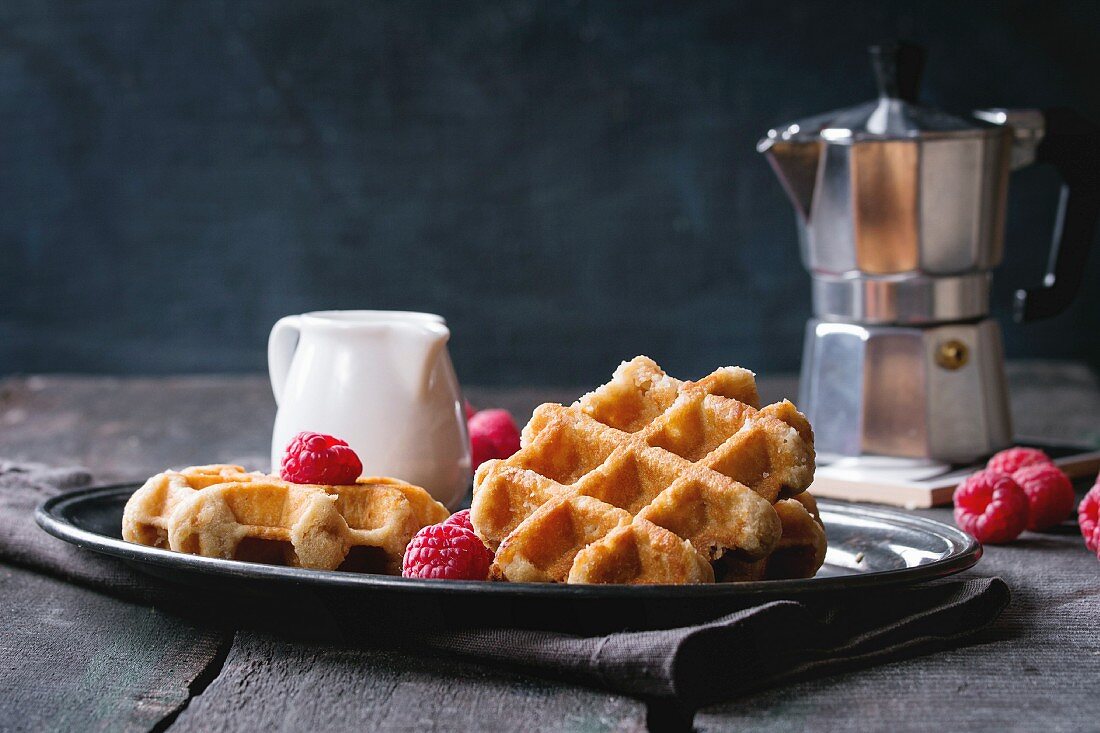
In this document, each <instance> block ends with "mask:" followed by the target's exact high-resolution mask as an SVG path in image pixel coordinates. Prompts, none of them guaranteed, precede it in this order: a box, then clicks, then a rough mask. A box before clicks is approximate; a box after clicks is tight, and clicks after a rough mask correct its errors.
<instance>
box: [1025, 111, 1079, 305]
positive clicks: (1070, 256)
mask: <svg viewBox="0 0 1100 733" xmlns="http://www.w3.org/2000/svg"><path fill="white" fill-rule="evenodd" d="M1043 119H1044V122H1045V128H1046V129H1045V134H1044V135H1043V138H1042V141H1041V142H1040V143H1039V145H1038V147H1037V148H1036V150H1035V162H1036V163H1049V164H1050V165H1052V166H1054V168H1055V169H1056V170H1057V171H1058V174H1059V175H1060V176H1061V177H1062V192H1061V196H1060V197H1059V200H1058V212H1057V215H1056V217H1055V220H1054V238H1053V243H1052V244H1051V249H1050V260H1049V264H1048V265H1047V274H1046V277H1044V278H1043V284H1042V286H1040V287H1037V288H1028V289H1026V290H1023V289H1021V290H1017V291H1016V302H1015V308H1014V314H1015V318H1016V320H1017V321H1033V320H1037V319H1040V318H1050V317H1051V316H1056V315H1058V314H1059V313H1061V312H1062V311H1064V310H1065V309H1066V308H1068V307H1069V304H1070V303H1071V302H1073V299H1074V298H1075V297H1076V296H1077V292H1078V291H1079V290H1080V289H1081V283H1082V281H1083V280H1084V276H1085V263H1086V262H1087V261H1088V255H1089V249H1091V247H1092V244H1093V240H1094V239H1095V235H1096V223H1097V220H1098V218H1100V127H1097V126H1096V125H1094V124H1093V123H1091V122H1090V121H1088V120H1087V119H1085V118H1084V117H1082V116H1081V115H1079V114H1077V113H1076V112H1073V111H1072V110H1068V109H1060V108H1058V109H1047V110H1043Z"/></svg>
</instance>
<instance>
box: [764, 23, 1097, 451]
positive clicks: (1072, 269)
mask: <svg viewBox="0 0 1100 733" xmlns="http://www.w3.org/2000/svg"><path fill="white" fill-rule="evenodd" d="M871 59H872V62H873V65H874V71H875V76H876V78H877V81H878V87H879V96H878V98H877V99H875V100H873V101H871V102H867V103H865V104H861V105H858V106H855V107H851V108H848V109H843V110H839V111H835V112H830V113H828V114H824V115H819V116H816V117H811V118H809V119H806V120H802V121H799V122H797V123H793V124H789V125H786V126H784V127H779V128H776V129H773V130H770V131H769V132H768V134H767V137H765V138H764V139H762V140H761V141H760V142H759V144H758V145H757V149H758V150H759V151H760V152H762V153H764V155H765V156H766V157H767V159H768V161H769V162H770V163H771V165H772V168H773V169H774V170H775V173H776V175H777V176H778V177H779V179H780V181H781V182H782V184H783V187H784V189H785V190H786V192H787V194H788V196H789V197H790V199H791V201H792V202H793V204H794V207H795V209H796V212H797V218H798V232H799V240H800V244H801V250H802V259H803V262H804V263H805V265H806V267H807V269H809V271H810V274H811V276H812V283H813V309H814V317H813V318H812V319H811V320H810V321H809V323H808V324H807V326H806V341H805V347H804V352H803V361H802V379H801V386H800V402H799V407H800V408H801V409H802V410H803V411H805V412H806V414H807V416H808V417H809V418H810V420H811V421H812V422H813V425H814V433H815V439H816V444H817V448H818V450H819V451H820V452H821V453H822V454H823V457H824V458H826V459H828V457H830V456H836V457H841V456H869V455H878V456H894V457H899V458H908V459H922V460H925V461H932V462H947V463H962V462H967V461H972V460H975V459H979V458H981V457H983V456H986V455H988V454H990V453H992V452H994V451H996V450H998V449H1000V448H1003V447H1005V446H1007V445H1008V444H1009V443H1010V442H1011V440H1012V424H1011V418H1010V415H1009V408H1008V399H1007V393H1006V384H1005V377H1004V353H1003V348H1002V345H1001V332H1000V327H999V325H998V324H997V322H996V321H995V320H993V319H991V318H989V294H990V278H991V271H992V269H993V268H994V267H996V266H997V265H998V264H999V263H1000V262H1001V257H1002V253H1003V244H1004V223H1005V201H1006V194H1007V188H1008V178H1009V172H1010V171H1011V170H1014V169H1017V168H1021V167H1023V166H1027V165H1030V164H1032V163H1043V162H1045V163H1049V164H1052V165H1053V166H1054V167H1055V168H1056V169H1057V170H1058V172H1059V173H1060V174H1061V176H1062V178H1063V181H1064V185H1063V187H1062V195H1061V200H1060V203H1059V207H1058V212H1057V216H1056V219H1055V226H1054V243H1053V248H1052V251H1051V256H1050V266H1049V271H1048V272H1047V274H1046V277H1045V279H1044V281H1043V285H1042V286H1041V287H1038V288H1035V289H1030V290H1020V291H1018V292H1017V293H1016V318H1017V320H1023V321H1026V320H1032V319H1036V318H1044V317H1048V316H1053V315H1056V314H1058V313H1060V312H1061V311H1062V310H1064V309H1065V308H1066V307H1067V306H1068V305H1069V303H1070V301H1072V300H1073V298H1074V296H1075V295H1076V293H1077V291H1078V289H1079V288H1080V285H1081V279H1082V277H1083V272H1084V265H1085V261H1086V258H1087V256H1088V250H1089V248H1090V246H1091V244H1092V241H1093V238H1094V232H1095V229H1096V223H1097V215H1098V213H1100V176H1098V171H1100V152H1098V151H1100V144H1098V141H1100V135H1098V131H1097V128H1095V127H1093V126H1092V125H1090V124H1089V123H1087V122H1086V121H1084V120H1083V119H1081V118H1080V117H1078V116H1077V115H1075V114H1073V113H1071V112H1068V111H1066V110H1043V111H1041V110H1003V109H991V110H982V111H978V112H975V113H974V115H973V117H956V116H953V115H950V114H947V113H945V112H941V111H938V110H934V109H929V108H927V107H923V106H920V105H918V104H917V103H916V93H917V85H918V80H919V77H920V71H921V67H922V61H923V59H922V52H921V51H920V50H919V49H917V48H916V47H913V46H909V45H906V44H887V45H880V46H875V47H872V48H871Z"/></svg>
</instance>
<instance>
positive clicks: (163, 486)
mask: <svg viewBox="0 0 1100 733" xmlns="http://www.w3.org/2000/svg"><path fill="white" fill-rule="evenodd" d="M266 478H268V476H266V475H265V474H263V473H260V472H259V471H255V472H253V473H246V472H245V470H244V468H243V467H241V466H233V465H229V464H222V463H218V464H212V465H209V466H191V467H189V468H185V469H183V470H182V471H165V472H163V473H158V474H157V475H156V476H153V477H152V478H150V479H149V480H148V481H146V482H145V484H144V485H143V486H142V487H141V488H140V489H138V490H137V491H135V492H134V493H133V495H132V496H131V497H130V499H129V500H128V501H127V502H126V508H125V509H124V510H123V513H122V538H123V539H124V540H126V541H128V542H136V543H138V544H139V545H149V546H150V547H162V548H167V547H168V516H169V515H170V514H171V513H172V510H173V509H175V508H176V506H177V505H178V504H179V503H180V502H181V501H183V500H184V499H187V498H188V497H190V496H191V495H192V494H194V493H195V491H197V490H199V489H205V488H207V487H208V486H213V485H214V484H221V483H225V482H227V481H237V482H247V481H254V480H256V479H266Z"/></svg>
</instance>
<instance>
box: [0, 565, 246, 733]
mask: <svg viewBox="0 0 1100 733" xmlns="http://www.w3.org/2000/svg"><path fill="white" fill-rule="evenodd" d="M0 608H2V609H3V612H4V615H5V621H4V630H3V632H2V633H0V690H2V692H0V730H2V731H24V730H25V731H40V730H58V731H69V730H71V731H77V730H79V731H147V730H151V729H153V728H154V726H157V725H158V724H159V723H161V721H166V720H167V719H170V718H171V717H172V716H173V715H174V714H175V713H176V712H177V711H178V710H180V709H181V708H182V707H183V706H184V705H185V704H186V703H187V701H188V700H189V698H190V695H191V692H190V689H189V688H190V687H191V686H192V685H193V684H194V683H195V681H196V680H197V679H201V678H202V675H203V673H204V671H206V670H207V669H208V668H210V667H211V666H213V667H214V668H216V667H217V665H218V664H219V663H220V661H221V655H222V654H223V653H224V647H225V646H226V644H227V643H228V641H229V637H228V636H227V635H226V633H225V632H221V631H216V630H212V629H200V628H198V627H196V626H194V625H192V624H189V623H187V622H185V621H182V620H180V619H178V618H176V617H174V616H170V615H168V614H166V613H164V612H162V611H157V610H154V609H151V608H146V607H143V606H136V605H133V604H129V603H124V602H122V601H116V600H114V599H111V598H108V597H107V596H103V595H100V594H98V593H94V592H92V591H88V590H84V589H82V588H78V587H77V586H74V585H69V584H67V583H62V582H60V581H56V580H53V579H51V578H47V577H44V576H41V575H37V574H35V573H32V572H29V571H26V570H21V569H17V568H12V567H7V566H4V565H0Z"/></svg>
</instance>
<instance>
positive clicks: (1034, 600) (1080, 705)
mask: <svg viewBox="0 0 1100 733" xmlns="http://www.w3.org/2000/svg"><path fill="white" fill-rule="evenodd" d="M916 513H917V514H920V515H923V516H927V517H931V518H933V519H937V520H939V521H941V522H947V523H951V521H952V520H951V510H950V509H929V510H922V511H919V512H916ZM972 575H981V576H990V575H998V576H1000V577H1002V578H1004V580H1005V581H1006V582H1007V583H1008V585H1009V587H1010V588H1011V589H1012V593H1013V599H1012V602H1011V604H1010V605H1009V607H1008V608H1007V609H1006V610H1005V612H1004V614H1003V615H1002V616H1001V618H1000V619H999V620H998V621H997V622H996V624H995V625H994V626H993V627H992V628H990V629H988V630H987V631H986V632H984V633H983V635H982V636H981V638H980V639H979V640H978V641H979V643H978V644H976V645H974V646H968V647H964V648H961V649H956V650H951V651H945V652H940V653H937V654H933V655H929V656H925V657H918V658H916V659H910V660H907V661H902V662H896V663H893V664H884V665H880V666H876V667H871V668H869V669H865V670H861V671H858V672H851V673H846V674H840V675H835V676H833V677H826V678H823V679H816V680H809V681H805V682H799V683H795V684H790V685H786V686H784V687H782V688H777V689H773V690H767V691H765V692H761V693H759V694H757V695H753V696H752V697H750V698H746V699H743V700H735V701H730V702H728V703H724V704H721V705H715V706H713V707H710V708H708V709H706V710H703V711H700V712H699V713H698V714H697V715H696V718H695V725H696V728H697V729H698V730H700V731H708V732H711V731H713V732H715V733H717V732H718V731H742V730H753V731H764V732H767V731H775V732H776V733H780V732H782V733H788V732H789V731H791V730H806V731H818V730H822V731H838V732H846V731H850V732H851V733H857V732H859V733H862V731H878V730H882V731H886V730H888V731H929V730H934V731H956V730H983V731H984V730H990V731H993V730H996V731H1056V730H1057V731H1077V730H1096V728H1097V723H1096V712H1097V702H1096V699H1097V698H1096V688H1097V684H1098V682H1100V583H1098V582H1097V578H1098V577H1100V565H1098V564H1097V559H1096V556H1095V555H1093V554H1092V553H1091V552H1089V551H1088V550H1086V549H1085V547H1084V543H1083V542H1082V541H1081V535H1080V533H1079V532H1078V530H1077V526H1076V523H1075V522H1074V521H1072V520H1069V521H1066V522H1065V523H1064V524H1063V525H1062V526H1060V527H1057V528H1055V529H1054V530H1051V531H1049V532H1044V533H1034V532H1029V533H1025V534H1024V535H1023V536H1022V537H1021V538H1020V539H1019V540H1017V541H1016V542H1014V543H1012V544H1010V545H1003V546H993V545H990V546H987V547H986V548H985V555H984V557H983V558H982V561H981V562H980V563H979V564H978V565H977V566H976V567H975V569H974V570H973V571H970V572H968V573H967V574H966V576H972Z"/></svg>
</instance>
